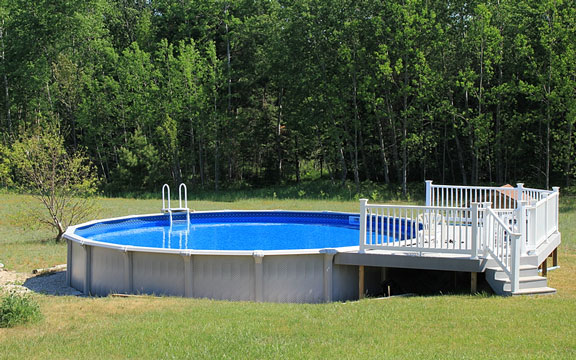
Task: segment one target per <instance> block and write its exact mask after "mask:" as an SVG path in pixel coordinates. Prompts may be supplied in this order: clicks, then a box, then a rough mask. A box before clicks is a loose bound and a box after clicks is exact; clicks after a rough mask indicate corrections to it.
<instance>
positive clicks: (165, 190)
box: [162, 183, 190, 226]
mask: <svg viewBox="0 0 576 360" xmlns="http://www.w3.org/2000/svg"><path fill="white" fill-rule="evenodd" d="M182 194H184V206H182ZM166 203H168V207H166ZM174 211H176V212H182V211H186V221H188V222H190V209H189V208H188V188H187V187H186V184H184V183H181V184H180V186H179V187H178V207H177V208H173V207H172V206H170V186H169V185H168V184H164V185H163V186H162V212H164V213H168V214H169V215H170V226H172V222H173V219H172V213H173V212H174Z"/></svg>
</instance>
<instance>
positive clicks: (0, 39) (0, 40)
mask: <svg viewBox="0 0 576 360" xmlns="http://www.w3.org/2000/svg"><path fill="white" fill-rule="evenodd" d="M5 36H6V29H4V19H2V24H1V26H0V46H2V51H1V52H0V57H1V58H2V63H3V64H4V74H3V80H4V106H5V107H6V123H7V127H8V134H12V119H11V114H10V88H9V86H8V75H6V72H7V71H6V54H5V45H4V37H5Z"/></svg>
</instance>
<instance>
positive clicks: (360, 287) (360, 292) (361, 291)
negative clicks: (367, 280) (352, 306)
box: [358, 265, 364, 300]
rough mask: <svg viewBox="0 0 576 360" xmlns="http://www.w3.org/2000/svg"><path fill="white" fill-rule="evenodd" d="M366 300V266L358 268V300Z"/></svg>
mask: <svg viewBox="0 0 576 360" xmlns="http://www.w3.org/2000/svg"><path fill="white" fill-rule="evenodd" d="M362 299H364V265H359V266H358V300H362Z"/></svg>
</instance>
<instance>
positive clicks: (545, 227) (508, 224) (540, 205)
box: [359, 181, 559, 292]
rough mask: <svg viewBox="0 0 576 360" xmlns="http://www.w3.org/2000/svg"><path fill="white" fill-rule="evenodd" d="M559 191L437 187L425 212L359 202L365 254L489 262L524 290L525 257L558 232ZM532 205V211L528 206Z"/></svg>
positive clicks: (432, 188) (429, 188)
mask: <svg viewBox="0 0 576 360" xmlns="http://www.w3.org/2000/svg"><path fill="white" fill-rule="evenodd" d="M558 199H559V191H558V188H554V190H553V191H547V190H538V189H528V188H524V187H523V184H517V187H516V188H512V187H472V186H450V185H433V184H432V182H431V181H427V182H426V206H399V205H375V204H368V200H366V199H361V200H360V244H359V245H360V251H361V252H364V251H366V250H396V251H410V252H417V253H420V254H422V253H424V252H427V253H446V254H449V253H452V254H467V255H470V257H471V258H476V257H477V256H489V257H491V258H493V259H494V260H495V261H496V263H497V264H498V265H499V266H500V267H501V268H502V270H503V271H504V272H505V273H506V274H507V275H508V276H509V278H510V280H511V283H512V291H513V292H514V291H516V290H518V289H519V287H518V286H519V282H518V279H519V269H520V256H521V255H522V254H524V253H526V252H529V251H533V250H535V249H536V248H537V247H538V246H539V245H540V244H541V243H542V242H544V241H546V240H547V239H548V237H550V236H551V235H552V234H554V233H555V232H556V231H558V204H559V202H558ZM529 202H530V205H528V203H529Z"/></svg>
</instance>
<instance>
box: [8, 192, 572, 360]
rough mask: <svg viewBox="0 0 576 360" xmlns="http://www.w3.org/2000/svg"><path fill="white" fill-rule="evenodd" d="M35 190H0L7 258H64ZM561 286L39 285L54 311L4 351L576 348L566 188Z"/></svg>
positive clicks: (403, 353)
mask: <svg viewBox="0 0 576 360" xmlns="http://www.w3.org/2000/svg"><path fill="white" fill-rule="evenodd" d="M25 198H26V197H24V196H21V195H11V194H0V262H3V263H4V264H5V265H6V268H8V269H10V270H17V271H30V270H31V269H33V268H37V267H46V266H51V265H55V264H59V263H64V262H65V261H66V247H65V246H64V245H57V244H54V243H53V242H51V241H49V240H48V239H49V237H50V234H49V233H47V232H46V231H44V230H31V231H23V230H21V228H20V227H19V223H20V225H22V224H21V221H22V219H21V218H20V217H18V216H14V215H12V214H15V213H16V214H17V213H18V209H19V208H21V207H23V206H28V205H22V204H23V200H25ZM99 202H100V204H101V207H102V211H101V214H100V217H111V216H121V215H127V214H138V213H155V212H158V210H159V208H160V201H159V200H134V199H100V200H99ZM191 206H193V207H194V208H195V209H197V210H209V209H294V210H305V209H311V210H343V211H358V203H357V202H356V201H331V200H302V199H297V200H290V199H281V200H280V199H277V198H276V199H273V198H258V199H237V200H234V201H230V202H227V201H218V202H214V201H207V200H199V201H194V202H193V203H191ZM560 226H561V232H562V241H563V245H562V247H561V250H560V266H561V268H560V269H558V270H555V271H551V272H550V273H549V285H550V286H552V287H555V288H556V289H557V290H558V294H556V295H552V296H530V297H514V298H502V297H495V296H483V295H478V296H466V295H450V296H431V297H413V298H390V299H386V300H375V299H366V300H362V301H358V302H350V303H331V304H319V305H308V304H304V305H300V304H267V303H250V302H224V301H211V300H196V299H182V298H152V297H142V298H112V297H107V298H76V297H58V296H45V295H36V296H35V298H36V300H37V301H38V302H39V303H40V305H41V308H42V313H43V315H44V320H42V321H40V322H39V323H36V324H30V325H24V326H19V327H16V328H12V329H0V359H4V358H6V359H21V358H22V359H23V358H32V359H35V358H37V359H46V358H64V359H71V358H74V359H77V358H118V359H124V358H150V359H158V358H210V359H212V358H328V357H332V358H354V359H356V358H387V357H388V358H390V357H392V358H414V357H417V358H518V357H521V358H526V357H528V358H546V359H548V358H566V359H570V358H576V320H575V319H576V283H575V281H574V275H575V274H576V199H574V198H567V197H563V198H562V206H561V218H560Z"/></svg>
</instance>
